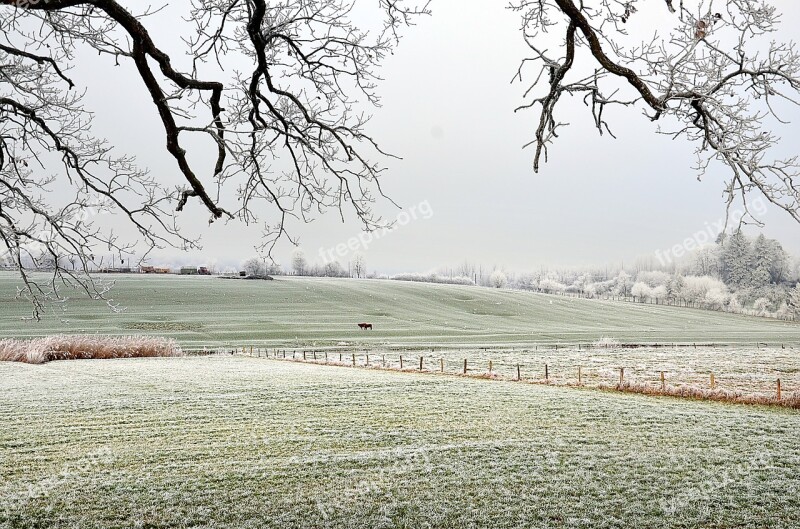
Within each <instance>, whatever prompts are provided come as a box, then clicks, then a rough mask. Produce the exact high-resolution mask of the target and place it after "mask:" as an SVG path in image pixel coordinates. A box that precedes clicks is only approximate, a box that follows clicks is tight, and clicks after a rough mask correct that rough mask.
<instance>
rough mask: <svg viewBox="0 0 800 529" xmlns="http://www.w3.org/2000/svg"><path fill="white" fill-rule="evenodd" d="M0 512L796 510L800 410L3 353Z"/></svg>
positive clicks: (39, 520) (448, 523) (270, 367)
mask: <svg viewBox="0 0 800 529" xmlns="http://www.w3.org/2000/svg"><path fill="white" fill-rule="evenodd" d="M0 424H2V425H3V428H2V429H0V527H4V528H5V527H8V528H12V527H13V528H17V527H19V528H21V527H26V528H27V527H54V528H66V527H81V528H92V527H148V528H156V527H215V528H246V527H275V528H278V527H280V528H292V527H298V528H300V527H302V528H312V527H315V528H322V527H328V528H365V529H367V528H369V529H375V528H382V527H434V528H442V527H450V528H462V527H492V528H503V527H507V528H519V527H576V528H577V527H585V528H612V527H613V528H623V527H625V528H627V527H654V528H655V527H682V528H689V527H692V528H694V527H698V528H699V527H705V528H708V527H737V528H753V529H755V528H759V529H762V528H773V527H774V528H786V527H793V526H798V524H800V497H798V494H797V492H798V486H800V445H798V443H797V438H798V435H800V414H798V413H796V412H792V411H789V410H782V409H767V408H761V407H752V406H732V405H726V404H718V403H703V402H694V401H681V400H676V399H670V398H650V397H642V396H636V395H624V394H611V393H598V392H596V391H591V390H576V389H563V388H556V387H544V386H531V385H524V384H515V383H505V382H495V381H488V380H479V379H460V378H455V377H434V376H425V375H415V374H408V373H387V372H380V371H369V370H360V369H349V368H342V367H324V366H314V365H305V364H294V363H288V362H277V361H271V360H264V359H263V358H262V359H256V358H253V359H251V358H245V357H201V358H177V359H126V360H108V361H91V360H89V361H84V360H76V361H69V362H54V363H50V364H46V365H43V366H29V365H21V364H13V363H2V364H0Z"/></svg>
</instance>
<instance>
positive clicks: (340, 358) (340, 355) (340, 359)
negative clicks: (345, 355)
mask: <svg viewBox="0 0 800 529" xmlns="http://www.w3.org/2000/svg"><path fill="white" fill-rule="evenodd" d="M341 361H342V353H339V362H341Z"/></svg>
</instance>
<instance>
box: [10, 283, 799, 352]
mask: <svg viewBox="0 0 800 529" xmlns="http://www.w3.org/2000/svg"><path fill="white" fill-rule="evenodd" d="M109 278H113V279H114V280H116V282H117V284H116V286H115V288H114V290H113V291H112V296H113V298H114V300H115V302H117V303H119V304H120V305H121V306H123V307H126V310H125V311H124V312H122V313H120V314H113V313H111V312H110V311H109V310H108V308H107V307H106V305H105V304H104V303H97V302H91V301H88V300H85V299H81V298H80V297H79V296H73V298H72V299H71V300H70V301H69V303H67V305H66V312H64V313H60V312H59V313H58V314H57V315H56V316H55V317H49V318H47V320H46V321H44V322H41V323H36V322H28V321H23V320H22V319H21V318H23V317H24V316H27V315H29V307H28V306H27V305H26V303H25V302H24V301H13V300H12V298H13V296H14V293H15V289H16V286H17V284H18V283H17V282H18V280H17V278H16V276H15V275H14V274H13V273H11V272H0V335H2V336H6V337H29V336H46V335H50V334H60V333H69V334H94V333H101V334H117V335H128V334H139V335H157V336H166V337H170V338H174V339H176V340H177V341H178V342H179V343H180V344H181V345H182V346H183V347H184V348H202V347H203V346H217V345H232V346H243V345H251V344H252V345H260V346H268V347H275V346H280V347H291V346H294V345H296V346H308V347H312V346H313V347H322V346H334V345H336V344H340V343H341V344H349V345H359V346H361V345H364V346H367V347H375V346H378V345H384V344H391V345H398V346H407V347H428V346H435V347H442V346H447V347H456V346H464V347H474V346H490V347H506V346H525V345H531V344H537V343H538V344H544V343H551V344H552V343H558V342H560V343H562V344H576V343H583V344H591V343H594V342H597V341H598V340H601V339H602V338H603V337H611V338H612V339H614V340H618V341H619V342H621V343H631V342H634V343H665V342H669V343H673V342H678V343H693V342H717V343H721V342H722V343H738V344H746V345H747V346H753V347H755V342H768V343H770V344H772V345H775V344H781V343H786V344H787V345H789V344H794V345H800V323H787V322H782V321H776V320H768V319H763V318H755V317H748V316H739V315H731V314H725V313H718V312H711V311H705V310H695V309H683V308H676V307H664V306H657V305H646V304H637V303H620V302H614V301H599V300H585V299H573V298H565V297H560V296H550V295H545V294H534V293H530V292H519V291H509V290H502V289H488V288H480V287H470V286H459V285H434V284H420V283H410V282H404V281H390V280H385V281H382V280H350V279H310V278H285V277H280V278H277V279H276V280H275V281H223V280H220V279H217V278H214V277H188V276H187V277H180V276H166V277H165V276H151V275H147V276H139V275H128V276H108V277H107V278H106V279H109ZM359 322H371V323H373V324H374V330H373V331H361V330H359V328H358V327H357V326H356V324H357V323H359Z"/></svg>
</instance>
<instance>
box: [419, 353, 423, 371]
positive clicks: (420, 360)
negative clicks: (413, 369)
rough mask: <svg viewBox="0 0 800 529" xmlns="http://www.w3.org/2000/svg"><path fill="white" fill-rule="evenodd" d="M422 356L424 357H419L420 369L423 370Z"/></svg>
mask: <svg viewBox="0 0 800 529" xmlns="http://www.w3.org/2000/svg"><path fill="white" fill-rule="evenodd" d="M422 358H423V357H421V356H420V357H419V370H420V371H422Z"/></svg>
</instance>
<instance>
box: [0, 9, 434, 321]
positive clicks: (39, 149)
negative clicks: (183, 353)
mask: <svg viewBox="0 0 800 529" xmlns="http://www.w3.org/2000/svg"><path fill="white" fill-rule="evenodd" d="M413 1H414V0H378V1H377V2H375V3H374V4H372V5H373V8H374V6H375V5H376V4H377V6H378V7H379V8H380V10H381V12H382V14H383V17H382V18H383V24H382V25H381V26H380V27H378V28H376V29H377V31H373V32H369V31H367V29H368V28H363V27H359V26H358V25H356V24H355V23H354V22H353V19H354V18H355V17H354V16H352V15H353V13H352V11H353V9H354V2H352V1H350V0H277V1H268V0H191V1H187V2H185V8H184V9H185V17H184V18H185V19H186V20H190V21H193V24H194V28H193V31H192V35H193V37H192V38H191V39H189V40H187V41H186V42H185V47H186V49H185V50H183V51H185V52H187V53H188V56H189V59H183V57H184V55H185V54H183V53H180V54H175V53H173V54H172V55H170V53H168V52H167V51H165V49H164V48H163V47H162V46H160V45H159V43H158V42H156V39H155V38H154V37H153V36H152V34H151V32H150V31H149V30H148V27H147V22H148V20H149V19H148V17H149V16H151V15H153V14H154V12H153V11H151V10H150V9H149V8H147V7H145V5H140V4H136V3H133V2H130V5H133V6H136V7H126V6H125V5H123V4H122V3H120V2H121V0H120V1H117V0H0V239H2V247H3V249H4V250H5V252H4V259H5V261H6V262H7V263H11V264H12V265H13V266H16V267H17V268H18V269H19V270H20V273H21V275H22V278H23V284H24V287H23V288H22V289H21V290H20V295H22V296H24V297H27V298H28V299H30V300H31V302H32V303H33V307H34V315H36V316H38V315H39V313H40V311H41V310H42V309H43V308H44V307H45V304H46V302H47V301H53V300H55V301H62V300H64V299H66V293H65V292H64V291H65V290H66V291H68V289H66V288H64V287H65V286H68V287H73V288H77V289H79V290H82V291H84V292H86V293H88V294H90V295H92V296H94V297H97V298H103V297H104V294H105V292H106V289H107V285H103V284H101V283H99V282H98V281H96V280H95V279H94V278H93V277H92V276H91V273H90V272H91V269H92V268H93V267H96V264H97V263H96V259H95V252H96V251H99V250H100V249H103V252H104V253H105V254H106V255H107V252H108V251H109V250H110V251H112V252H114V253H119V254H120V255H121V254H123V253H126V254H132V253H133V251H134V248H141V247H142V244H144V247H145V248H147V249H148V250H147V251H144V252H140V253H139V255H138V257H139V259H144V258H145V257H146V255H147V254H148V253H149V251H151V250H152V249H154V248H161V247H165V246H172V247H178V248H193V247H197V244H198V241H197V240H194V239H192V238H190V237H188V236H186V235H185V233H186V231H185V230H182V229H181V226H180V224H179V222H178V216H177V213H179V212H180V211H181V210H183V209H184V207H185V206H186V204H187V202H188V201H190V200H196V201H199V202H200V203H201V204H202V205H203V207H204V208H205V209H207V210H208V212H209V215H210V220H211V221H214V220H217V219H239V220H241V221H243V222H245V223H247V224H252V223H260V224H262V225H263V226H264V232H265V233H264V244H263V247H262V248H261V249H262V250H263V251H264V252H265V253H269V252H270V251H271V249H272V247H273V245H274V244H275V241H276V240H277V239H278V238H280V237H287V238H289V239H291V236H290V235H289V233H288V231H287V229H288V228H287V223H288V222H289V221H290V220H291V219H299V220H301V221H306V220H308V219H309V218H310V217H311V216H312V215H314V214H315V213H317V212H320V211H323V210H326V209H330V208H334V209H338V210H339V211H340V213H341V214H342V215H344V210H345V209H348V208H349V209H351V210H352V211H354V212H355V214H356V215H357V217H358V218H359V219H360V220H361V222H362V223H363V225H364V227H365V228H367V229H370V228H374V227H375V226H377V225H378V224H380V223H381V219H380V218H377V217H376V216H374V215H373V212H372V208H371V205H372V203H373V201H374V200H375V197H377V196H381V195H382V192H381V188H380V181H379V177H380V175H381V173H382V172H383V170H384V167H383V165H382V163H381V161H382V160H385V157H386V156H388V155H387V154H386V153H385V152H384V151H383V150H382V149H381V148H380V147H379V145H378V143H377V142H376V141H375V140H374V139H373V138H372V137H370V136H369V134H368V133H367V131H366V125H367V122H368V117H367V115H366V114H365V113H364V112H365V107H368V106H370V105H376V104H378V102H379V99H378V97H377V95H376V93H375V87H376V83H377V82H378V81H379V77H378V73H377V68H378V66H379V64H380V62H381V61H382V60H383V59H384V58H385V57H386V56H387V54H389V53H391V52H392V50H393V48H394V46H395V45H396V44H397V43H398V39H399V35H398V32H399V30H400V29H401V28H402V27H403V26H406V25H409V24H412V23H413V22H414V20H415V18H416V16H417V15H420V14H423V13H426V12H427V5H426V4H425V3H424V0H423V1H422V4H420V5H410V2H413ZM359 4H360V2H359ZM87 51H93V52H96V53H98V54H100V55H101V56H107V57H108V65H109V74H111V69H112V68H113V67H114V66H115V65H119V66H120V67H124V68H131V69H132V70H134V71H135V72H136V73H137V75H138V77H139V78H140V79H141V84H142V89H143V90H146V91H147V93H148V94H149V96H150V98H151V99H152V101H153V107H152V109H151V110H150V111H151V112H153V113H155V114H156V115H158V117H159V120H160V125H161V127H162V129H163V130H162V131H161V132H162V134H163V137H164V140H165V146H166V150H167V152H168V153H169V154H170V155H171V157H172V158H173V159H174V162H175V166H174V167H175V169H174V171H175V175H176V176H178V177H179V179H178V181H179V182H182V184H181V185H179V186H177V187H175V186H174V185H171V184H170V183H169V179H166V178H163V176H159V177H155V176H153V175H151V174H150V173H148V171H147V170H146V169H145V168H142V167H139V166H137V164H136V162H135V160H134V159H133V157H132V156H130V155H129V154H125V153H123V154H116V152H117V151H118V150H117V149H115V150H113V151H112V147H111V146H110V145H108V144H107V143H106V142H105V141H104V140H103V139H101V138H97V137H95V136H94V135H93V133H92V115H91V113H90V112H89V111H87V110H86V109H85V108H84V101H83V95H84V88H83V87H84V86H85V83H83V82H82V80H81V79H78V78H75V77H74V76H73V71H74V69H73V65H74V64H75V62H76V57H78V56H79V55H80V54H82V53H86V52H87ZM241 65H245V67H246V68H245V69H240V70H234V68H241ZM230 72H235V73H230ZM191 136H199V137H200V138H204V139H203V140H200V141H198V140H194V139H189V138H190V137H191ZM204 142H205V143H204ZM208 146H211V148H212V149H213V150H214V152H215V153H216V154H215V156H214V161H213V163H212V165H210V166H203V165H201V164H199V163H198V162H197V157H196V156H195V157H193V154H196V153H197V152H198V151H203V150H207V147H208ZM201 154H202V153H201ZM174 181H175V180H173V182H174ZM64 187H67V188H68V189H69V191H68V193H65V192H64V190H63V189H64ZM223 187H225V188H227V189H232V190H237V196H236V199H238V200H235V201H231V202H230V203H228V202H225V201H224V200H223V199H221V198H220V197H221V196H223V195H222V193H221V189H222V188H223ZM54 189H58V194H57V195H55V194H54V193H53V190H54ZM54 196H57V197H60V198H59V199H58V200H54ZM103 212H112V213H114V214H117V215H119V214H121V215H124V216H126V217H127V218H128V219H129V220H130V223H131V225H132V226H133V227H134V228H135V229H136V232H137V233H138V237H134V238H130V237H127V236H125V237H122V236H118V235H117V234H115V233H113V232H110V231H109V230H108V229H107V228H106V227H105V226H104V223H101V222H98V219H97V217H96V215H99V214H101V213H103ZM62 256H78V266H77V267H73V268H69V269H67V268H64V267H56V269H55V271H54V273H53V274H51V275H50V276H49V279H47V280H46V281H43V280H41V279H39V278H38V277H36V276H34V275H31V274H30V273H29V271H30V270H31V269H32V268H35V263H36V262H37V261H40V260H42V259H43V258H45V257H49V258H50V259H51V260H54V261H55V262H59V258H60V257H62Z"/></svg>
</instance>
